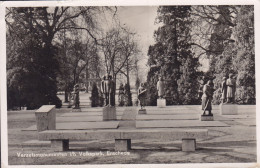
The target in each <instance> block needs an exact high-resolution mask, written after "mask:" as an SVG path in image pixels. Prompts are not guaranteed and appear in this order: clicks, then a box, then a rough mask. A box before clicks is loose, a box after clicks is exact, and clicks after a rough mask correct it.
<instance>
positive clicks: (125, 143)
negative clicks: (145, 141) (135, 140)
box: [115, 139, 131, 152]
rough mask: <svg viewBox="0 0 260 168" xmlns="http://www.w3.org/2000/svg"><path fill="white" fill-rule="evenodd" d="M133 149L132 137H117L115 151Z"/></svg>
mask: <svg viewBox="0 0 260 168" xmlns="http://www.w3.org/2000/svg"><path fill="white" fill-rule="evenodd" d="M129 149H131V139H115V151H120V152H126V151H128V150H129Z"/></svg>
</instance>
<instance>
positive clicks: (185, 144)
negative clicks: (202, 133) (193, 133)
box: [182, 138, 196, 152]
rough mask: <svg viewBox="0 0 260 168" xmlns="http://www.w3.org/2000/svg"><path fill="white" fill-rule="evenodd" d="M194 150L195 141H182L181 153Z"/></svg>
mask: <svg viewBox="0 0 260 168" xmlns="http://www.w3.org/2000/svg"><path fill="white" fill-rule="evenodd" d="M195 150H196V140H195V139H192V138H187V139H182V151H183V152H193V151H195Z"/></svg>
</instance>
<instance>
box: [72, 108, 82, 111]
mask: <svg viewBox="0 0 260 168" xmlns="http://www.w3.org/2000/svg"><path fill="white" fill-rule="evenodd" d="M72 112H81V109H80V108H72Z"/></svg>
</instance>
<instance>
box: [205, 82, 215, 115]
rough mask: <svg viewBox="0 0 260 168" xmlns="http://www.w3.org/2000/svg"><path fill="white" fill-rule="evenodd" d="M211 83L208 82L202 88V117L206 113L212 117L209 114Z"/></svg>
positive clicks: (210, 108)
mask: <svg viewBox="0 0 260 168" xmlns="http://www.w3.org/2000/svg"><path fill="white" fill-rule="evenodd" d="M213 92H214V88H213V82H212V81H211V80H209V81H208V82H207V84H205V85H204V86H203V95H202V110H203V114H202V115H203V116H204V115H206V114H205V112H206V111H208V112H209V113H208V115H209V116H212V115H213V114H212V113H211V110H212V107H211V101H212V98H213Z"/></svg>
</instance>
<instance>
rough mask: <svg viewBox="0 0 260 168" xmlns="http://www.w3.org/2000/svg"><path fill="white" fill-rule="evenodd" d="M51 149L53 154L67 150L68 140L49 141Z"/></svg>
mask: <svg viewBox="0 0 260 168" xmlns="http://www.w3.org/2000/svg"><path fill="white" fill-rule="evenodd" d="M51 148H52V149H53V150H54V151H55V152H62V151H67V150H69V140H51Z"/></svg>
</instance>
